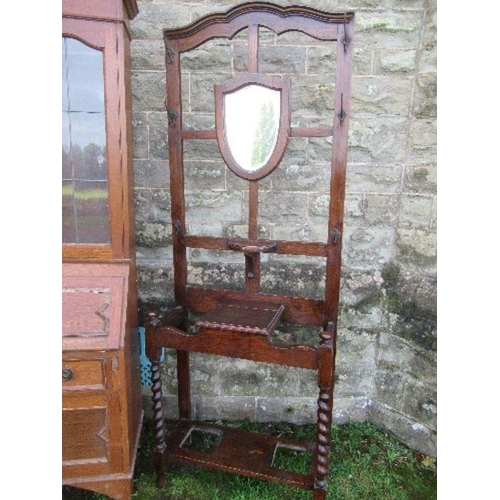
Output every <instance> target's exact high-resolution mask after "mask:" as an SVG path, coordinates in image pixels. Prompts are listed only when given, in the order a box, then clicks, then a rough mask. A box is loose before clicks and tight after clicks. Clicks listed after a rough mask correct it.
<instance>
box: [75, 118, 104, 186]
mask: <svg viewBox="0 0 500 500" xmlns="http://www.w3.org/2000/svg"><path fill="white" fill-rule="evenodd" d="M105 139H106V129H105V123H104V115H103V114H100V113H99V114H95V113H71V156H72V161H73V177H74V178H75V179H85V180H103V181H105V180H107V170H106V143H105Z"/></svg>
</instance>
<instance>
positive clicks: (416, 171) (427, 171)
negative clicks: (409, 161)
mask: <svg viewBox="0 0 500 500" xmlns="http://www.w3.org/2000/svg"><path fill="white" fill-rule="evenodd" d="M403 192H406V193H415V194H417V193H418V194H436V193H437V168H436V165H435V164H434V165H433V164H429V165H405V169H404V175H403Z"/></svg>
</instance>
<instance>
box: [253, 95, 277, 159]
mask: <svg viewBox="0 0 500 500" xmlns="http://www.w3.org/2000/svg"><path fill="white" fill-rule="evenodd" d="M277 133H278V124H277V123H276V121H275V120H274V108H273V102H272V101H267V102H265V103H263V104H262V106H261V107H260V116H259V120H258V122H257V127H256V133H255V136H254V142H253V146H252V169H258V168H260V167H261V166H262V165H265V164H266V163H267V161H268V160H269V157H270V156H271V154H272V152H273V148H274V143H275V141H276V135H277Z"/></svg>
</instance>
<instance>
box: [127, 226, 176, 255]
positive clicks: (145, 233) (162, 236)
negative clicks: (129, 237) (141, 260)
mask: <svg viewBox="0 0 500 500" xmlns="http://www.w3.org/2000/svg"><path fill="white" fill-rule="evenodd" d="M135 239H136V243H137V245H138V246H141V247H152V248H156V247H159V246H166V245H168V244H170V243H171V242H172V227H171V224H170V222H146V221H138V222H137V223H136V225H135Z"/></svg>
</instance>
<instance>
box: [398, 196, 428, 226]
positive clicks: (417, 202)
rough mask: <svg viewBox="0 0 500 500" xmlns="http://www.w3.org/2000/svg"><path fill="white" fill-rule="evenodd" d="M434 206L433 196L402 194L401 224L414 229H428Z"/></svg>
mask: <svg viewBox="0 0 500 500" xmlns="http://www.w3.org/2000/svg"><path fill="white" fill-rule="evenodd" d="M433 207H434V197H433V196H420V195H405V196H402V197H401V214H400V217H399V226H400V227H403V228H412V229H428V228H429V226H430V223H431V219H432V214H433V212H432V210H433Z"/></svg>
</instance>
